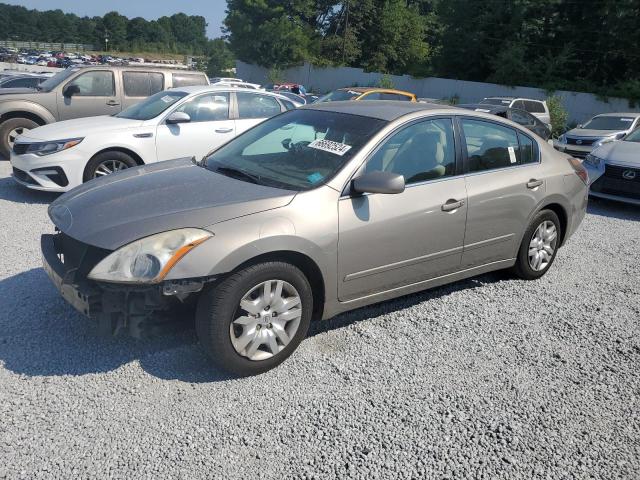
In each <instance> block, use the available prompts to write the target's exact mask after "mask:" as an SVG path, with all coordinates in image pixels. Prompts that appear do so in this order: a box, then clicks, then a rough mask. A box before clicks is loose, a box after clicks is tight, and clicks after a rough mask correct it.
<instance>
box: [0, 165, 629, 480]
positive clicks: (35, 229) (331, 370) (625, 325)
mask: <svg viewBox="0 0 640 480" xmlns="http://www.w3.org/2000/svg"><path fill="white" fill-rule="evenodd" d="M9 171H10V169H9V165H8V164H7V163H4V162H3V163H0V218H1V219H2V222H1V226H2V228H1V229H0V247H1V249H2V252H3V253H2V255H1V256H0V478H3V477H7V478H72V477H76V478H94V477H112V478H123V479H128V478H161V477H164V478H167V477H172V478H189V479H191V478H261V479H271V478H274V479H276V478H322V479H326V478H366V479H369V478H394V479H396V478H398V479H404V478H451V479H461V478H487V479H489V478H492V479H493V478H505V479H516V478H523V479H531V478H545V479H547V478H548V479H564V478H567V479H568V478H603V479H604V478H607V479H610V478H628V479H632V478H640V400H639V395H640V378H639V376H640V368H639V367H640V335H639V334H640V209H638V208H633V207H627V206H622V205H618V204H614V203H605V202H597V203H593V204H592V205H591V207H590V213H589V215H588V216H587V218H586V219H585V222H584V223H583V225H582V228H581V230H580V231H579V232H578V233H577V235H576V236H574V237H573V239H572V240H571V241H570V243H569V245H568V246H567V247H566V248H564V249H562V250H561V251H560V253H559V256H558V258H557V261H556V263H555V265H554V266H553V268H552V270H551V272H550V273H549V274H548V275H547V276H546V277H544V278H543V279H541V280H539V281H536V282H524V281H518V280H513V279H511V278H509V277H508V276H506V275H503V274H491V275H485V276H482V277H479V278H476V279H472V280H468V281H464V282H460V283H456V284H454V285H451V286H447V287H444V288H439V289H436V290H432V291H429V292H425V293H422V294H419V295H412V296H409V297H405V298H402V299H399V300H396V301H392V302H387V303H384V304H381V305H378V306H374V307H368V308H365V309H362V310H358V311H355V312H351V313H349V314H346V315H341V316H340V317H337V318H335V319H334V320H332V321H330V322H325V323H322V324H319V325H316V326H314V328H313V332H312V334H311V335H310V337H309V338H308V339H307V340H305V341H304V342H303V343H302V345H301V347H300V348H299V350H298V352H297V353H295V354H294V355H293V356H292V357H291V358H290V359H289V360H288V361H287V362H286V363H285V364H284V365H283V366H281V367H280V368H278V369H276V370H274V371H271V372H269V373H267V374H264V375H262V376H259V377H254V378H249V379H240V380H238V379H230V378H227V377H225V376H224V375H222V374H221V373H218V372H216V371H213V370H212V369H211V367H210V365H209V364H208V363H207V359H206V357H205V356H204V354H203V353H202V351H201V350H200V349H199V347H198V345H197V343H196V338H195V334H194V333H193V332H185V333H182V334H179V335H173V336H166V337H162V338H159V339H156V340H152V341H144V342H140V341H134V340H130V339H121V338H120V339H115V340H113V339H102V338H99V337H96V336H95V335H94V333H93V330H92V328H91V327H90V325H89V324H88V323H87V322H86V321H85V319H84V318H82V317H81V316H80V315H78V314H76V313H75V312H74V311H73V309H72V308H71V307H69V306H67V305H66V304H65V302H64V301H63V300H62V299H61V298H60V297H59V296H58V294H57V293H56V291H55V290H54V288H53V287H52V286H51V285H50V284H49V281H48V279H47V278H46V276H45V274H44V273H43V271H42V270H41V268H40V259H39V258H40V255H39V243H38V241H39V235H40V234H41V233H43V232H50V231H51V226H50V224H49V223H48V221H47V218H46V207H47V204H48V202H50V201H51V199H52V198H53V196H51V195H43V194H36V193H31V192H26V191H24V190H23V189H20V188H18V187H17V186H16V185H14V184H13V181H12V179H10V178H8V175H9Z"/></svg>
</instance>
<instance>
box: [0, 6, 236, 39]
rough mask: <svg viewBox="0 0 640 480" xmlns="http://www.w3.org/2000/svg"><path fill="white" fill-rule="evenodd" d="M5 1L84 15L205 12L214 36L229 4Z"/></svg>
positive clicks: (150, 17) (154, 15)
mask: <svg viewBox="0 0 640 480" xmlns="http://www.w3.org/2000/svg"><path fill="white" fill-rule="evenodd" d="M0 1H1V2H2V3H9V4H11V5H22V6H23V7H27V8H35V9H36V10H56V9H60V10H62V11H63V12H65V13H75V14H76V15H79V16H81V17H84V16H88V17H94V16H102V15H104V14H105V13H107V12H111V11H114V10H115V11H116V12H118V13H120V14H122V15H124V16H126V17H129V18H133V17H143V18H146V19H147V20H155V19H156V18H159V17H163V16H165V15H166V16H170V15H173V14H174V13H180V12H182V13H186V14H187V15H201V16H203V17H204V18H206V19H207V23H208V27H207V35H208V36H209V37H211V38H215V37H219V36H220V35H221V34H222V32H221V31H220V27H221V25H222V20H223V19H224V17H225V13H224V11H225V9H226V8H227V2H226V0H183V1H182V2H176V1H175V0H108V1H106V2H101V1H97V0H85V1H84V2H80V1H78V0H0Z"/></svg>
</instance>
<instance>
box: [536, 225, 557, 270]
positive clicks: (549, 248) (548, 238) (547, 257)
mask: <svg viewBox="0 0 640 480" xmlns="http://www.w3.org/2000/svg"><path fill="white" fill-rule="evenodd" d="M557 242H558V230H557V229H556V226H555V224H554V223H553V222H551V221H549V220H545V221H544V222H542V223H541V224H540V225H538V228H536V230H535V231H534V232H533V236H532V237H531V241H530V242H529V266H530V267H531V268H532V269H533V270H534V271H536V272H541V271H542V270H544V269H545V268H547V267H548V266H549V264H550V263H551V260H552V259H553V254H554V253H555V251H556V244H557Z"/></svg>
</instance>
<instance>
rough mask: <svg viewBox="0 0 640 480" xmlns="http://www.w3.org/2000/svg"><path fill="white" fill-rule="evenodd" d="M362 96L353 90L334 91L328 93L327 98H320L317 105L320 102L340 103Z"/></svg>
mask: <svg viewBox="0 0 640 480" xmlns="http://www.w3.org/2000/svg"><path fill="white" fill-rule="evenodd" d="M360 95H362V94H361V93H359V92H354V91H353V90H334V91H333V92H329V93H327V94H326V95H325V96H323V97H320V98H319V99H318V100H317V103H320V102H338V101H341V100H353V99H354V98H357V97H359V96H360Z"/></svg>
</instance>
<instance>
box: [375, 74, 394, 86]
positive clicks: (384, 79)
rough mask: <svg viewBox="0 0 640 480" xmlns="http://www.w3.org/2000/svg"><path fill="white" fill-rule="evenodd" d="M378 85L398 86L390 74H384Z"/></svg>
mask: <svg viewBox="0 0 640 480" xmlns="http://www.w3.org/2000/svg"><path fill="white" fill-rule="evenodd" d="M378 87H379V88H396V86H395V85H394V84H393V79H392V78H391V77H390V76H389V75H383V76H382V77H380V80H378Z"/></svg>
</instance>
